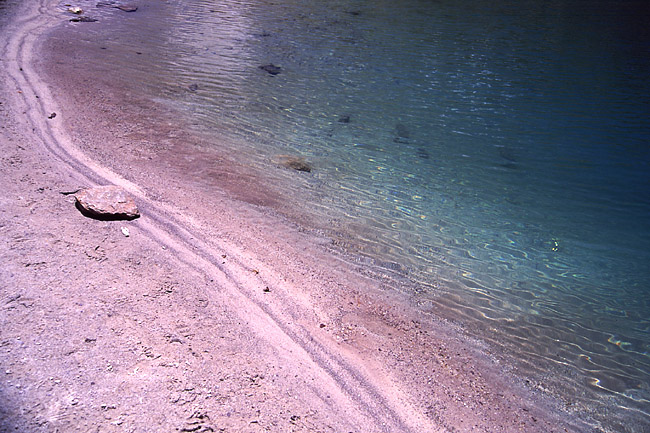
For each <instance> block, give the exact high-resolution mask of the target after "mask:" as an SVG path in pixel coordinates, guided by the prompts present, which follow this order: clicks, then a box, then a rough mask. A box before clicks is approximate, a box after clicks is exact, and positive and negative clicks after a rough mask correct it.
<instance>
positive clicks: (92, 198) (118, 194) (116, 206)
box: [74, 185, 140, 220]
mask: <svg viewBox="0 0 650 433" xmlns="http://www.w3.org/2000/svg"><path fill="white" fill-rule="evenodd" d="M74 197H75V199H76V204H77V208H78V209H79V210H80V211H81V213H83V214H84V215H86V216H88V217H91V218H96V219H108V220H116V219H126V220H131V219H134V218H137V217H139V216H140V212H139V211H138V208H137V206H136V205H135V201H134V200H133V198H132V197H131V196H130V195H129V194H128V193H127V192H126V191H125V190H124V189H123V188H120V187H119V186H115V185H106V186H98V187H95V188H87V189H82V190H81V191H78V192H77V193H75V194H74Z"/></svg>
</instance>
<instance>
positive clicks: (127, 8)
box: [115, 5, 138, 12]
mask: <svg viewBox="0 0 650 433" xmlns="http://www.w3.org/2000/svg"><path fill="white" fill-rule="evenodd" d="M115 7H116V8H118V9H119V10H121V11H124V12H135V11H137V10H138V7H137V6H128V5H120V6H115Z"/></svg>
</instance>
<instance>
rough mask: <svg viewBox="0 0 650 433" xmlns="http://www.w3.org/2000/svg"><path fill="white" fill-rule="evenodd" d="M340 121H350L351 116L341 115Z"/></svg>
mask: <svg viewBox="0 0 650 433" xmlns="http://www.w3.org/2000/svg"><path fill="white" fill-rule="evenodd" d="M339 123H350V116H348V115H347V114H346V115H344V116H341V117H339Z"/></svg>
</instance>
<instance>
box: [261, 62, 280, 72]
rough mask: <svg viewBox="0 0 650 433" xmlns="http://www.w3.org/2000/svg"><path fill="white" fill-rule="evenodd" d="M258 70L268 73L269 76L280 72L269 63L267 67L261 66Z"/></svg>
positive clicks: (278, 68) (277, 67)
mask: <svg viewBox="0 0 650 433" xmlns="http://www.w3.org/2000/svg"><path fill="white" fill-rule="evenodd" d="M259 68H260V69H261V70H263V71H266V72H268V73H269V74H271V75H278V74H279V73H280V72H281V71H282V68H281V67H279V66H275V65H274V64H273V63H269V64H268V65H262V66H260V67H259Z"/></svg>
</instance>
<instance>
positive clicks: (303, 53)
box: [92, 0, 650, 431]
mask: <svg viewBox="0 0 650 433" xmlns="http://www.w3.org/2000/svg"><path fill="white" fill-rule="evenodd" d="M156 8H158V9H160V8H165V11H164V13H162V14H161V13H160V12H157V13H156V14H153V13H152V11H153V10H154V9H156ZM139 14H140V15H139V17H136V16H129V17H128V20H135V21H137V20H138V19H142V18H143V17H144V18H145V20H144V21H143V22H140V24H139V25H138V26H133V25H132V23H131V22H129V21H123V23H122V24H120V25H124V26H125V27H124V29H122V30H121V31H119V32H111V33H110V34H107V35H105V39H106V44H107V46H109V48H111V49H114V50H113V51H115V49H117V48H121V49H128V48H133V47H137V46H140V45H143V44H145V45H147V50H148V52H149V53H153V54H155V55H153V56H143V57H142V59H141V60H140V61H139V62H135V63H134V62H133V61H132V57H130V58H129V60H128V61H127V60H124V63H123V64H122V65H121V67H122V69H123V71H124V73H125V74H127V73H129V71H131V72H132V73H133V76H134V77H139V79H140V80H141V81H142V85H143V89H144V91H146V92H149V93H150V94H151V95H152V96H153V97H155V98H156V100H158V101H160V102H163V103H165V104H167V105H169V106H171V107H174V108H176V109H178V110H179V112H180V113H183V115H184V116H186V117H187V118H188V119H191V121H192V123H193V124H194V125H195V127H196V132H200V133H201V134H204V135H205V136H206V137H215V138H214V140H213V141H214V143H215V145H216V143H223V141H224V140H223V139H225V141H226V142H227V143H230V144H229V146H230V147H231V148H230V150H234V151H235V152H236V153H238V154H240V155H242V156H243V158H242V161H243V162H244V163H246V164H249V165H250V166H251V168H252V169H258V170H263V171H265V172H272V171H273V170H276V171H277V174H276V175H275V176H276V178H277V187H278V190H279V191H280V192H279V193H280V194H284V197H285V199H286V200H287V203H288V205H287V209H286V213H287V214H289V215H291V216H293V217H296V218H297V219H299V220H300V221H303V222H305V221H307V223H308V224H309V225H311V226H312V227H313V228H317V229H321V230H324V231H325V232H326V233H328V234H329V235H330V236H331V237H332V238H333V240H334V241H335V243H336V244H337V245H338V246H339V247H340V248H343V249H345V250H346V251H348V252H351V253H354V254H359V255H360V256H362V257H364V260H366V261H367V263H371V264H376V265H378V266H380V267H383V268H384V269H386V270H387V271H391V272H392V271H397V272H398V273H400V274H401V275H402V276H404V277H406V278H409V279H410V281H411V282H412V285H411V286H410V287H412V290H413V291H414V293H417V296H418V297H419V298H420V299H421V305H422V308H425V309H427V310H429V311H431V312H432V313H433V314H437V315H441V316H444V317H446V318H448V319H450V320H454V321H457V322H459V323H461V324H463V326H465V327H466V328H467V329H468V330H469V331H470V332H472V333H474V334H475V335H477V336H478V337H480V338H482V339H484V340H485V341H487V342H488V343H490V345H491V346H490V347H491V348H492V351H493V353H495V354H498V355H499V356H502V357H503V358H504V359H507V360H510V361H511V362H513V363H514V364H515V365H516V371H517V372H518V373H519V374H521V375H522V376H525V377H528V378H529V382H530V384H531V385H530V386H532V387H535V388H537V389H539V390H541V391H543V392H549V393H552V394H554V395H556V396H559V397H560V398H561V399H562V400H563V401H564V402H565V403H566V407H567V409H568V410H570V411H576V412H584V413H588V414H589V415H590V416H592V417H593V419H594V420H595V423H596V425H600V427H601V428H602V429H609V430H612V431H642V430H643V429H644V428H646V429H650V383H649V379H650V273H649V271H648V269H649V268H650V266H649V265H648V263H650V248H649V247H648V246H649V245H650V167H649V165H650V80H648V77H650V30H649V28H650V26H649V25H648V23H650V2H647V1H568V0H555V1H553V0H551V1H544V2H541V1H528V0H523V1H516V2H515V1H504V0H493V1H484V0H479V1H473V2H462V1H447V0H441V1H433V0H399V1H396V0H391V1H387V0H375V1H363V0H356V1H355V0H335V1H325V2H323V1H296V0H274V1H265V0H241V1H235V0H231V1H216V0H176V1H173V2H167V3H166V4H165V5H164V6H162V5H160V4H159V3H157V2H153V3H151V4H149V3H145V4H144V5H143V6H142V7H141V9H140V10H139ZM161 17H162V18H161ZM163 18H164V19H163ZM121 19H123V20H126V19H127V18H121ZM92 31H95V30H92ZM96 31H97V32H101V31H102V30H101V29H99V30H96ZM147 35H148V36H147ZM151 35H155V36H151ZM111 44H114V46H111ZM125 47H126V48H125ZM112 61H116V62H118V61H119V59H112ZM266 64H273V65H276V66H279V67H280V68H281V70H280V73H278V74H277V75H272V74H269V73H267V72H265V71H263V70H261V69H259V66H262V65H266ZM190 86H193V87H190ZM217 137H218V139H217ZM208 141H209V138H208ZM221 145H223V144H221ZM282 154H289V155H298V156H302V157H304V158H306V160H307V161H309V162H311V163H313V165H314V170H313V171H312V172H311V173H309V174H300V176H301V177H300V178H299V179H300V180H299V181H296V180H295V179H296V173H293V172H291V171H290V170H286V169H282V168H278V165H277V156H278V155H282ZM244 157H245V158H244Z"/></svg>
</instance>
